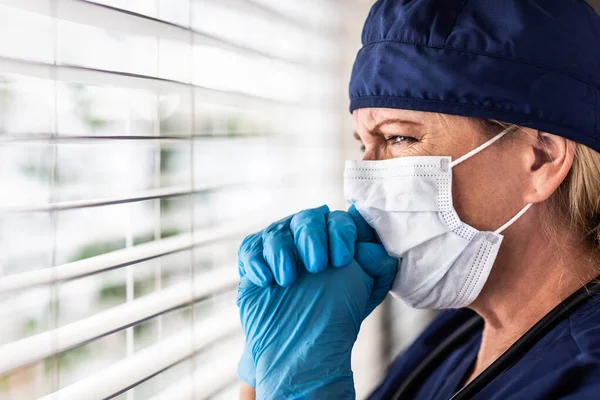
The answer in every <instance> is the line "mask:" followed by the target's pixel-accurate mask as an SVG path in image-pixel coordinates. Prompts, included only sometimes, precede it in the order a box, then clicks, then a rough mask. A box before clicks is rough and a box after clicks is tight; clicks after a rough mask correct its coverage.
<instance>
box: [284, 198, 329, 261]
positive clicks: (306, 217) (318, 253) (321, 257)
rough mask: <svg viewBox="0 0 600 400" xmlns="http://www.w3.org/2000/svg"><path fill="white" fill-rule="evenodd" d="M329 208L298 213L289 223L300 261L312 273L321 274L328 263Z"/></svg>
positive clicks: (324, 207)
mask: <svg viewBox="0 0 600 400" xmlns="http://www.w3.org/2000/svg"><path fill="white" fill-rule="evenodd" d="M328 212H329V207H327V206H323V207H319V208H314V209H310V210H304V211H300V212H299V213H297V214H296V215H294V217H293V218H292V221H291V223H290V228H291V233H292V235H293V237H294V243H295V245H296V249H297V251H298V255H299V256H300V260H301V261H302V262H303V263H304V265H305V266H306V269H307V270H308V271H310V272H312V273H317V272H321V271H323V270H324V269H325V267H327V264H328V263H329V255H328V239H327V219H326V215H327V213H328Z"/></svg>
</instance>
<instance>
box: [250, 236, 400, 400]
mask: <svg viewBox="0 0 600 400" xmlns="http://www.w3.org/2000/svg"><path fill="white" fill-rule="evenodd" d="M359 226H360V225H359ZM360 231H361V229H360V228H359V240H360V239H361V232H360ZM362 232H363V235H362V236H363V238H365V239H371V240H373V239H374V235H373V233H372V231H371V230H370V229H369V230H366V229H365V230H362ZM355 260H356V261H353V262H351V263H350V264H349V265H348V266H347V267H346V268H333V267H331V266H329V267H327V268H326V269H325V270H324V271H322V272H321V273H319V274H310V273H307V272H306V271H305V270H304V269H300V270H299V272H298V274H297V280H296V282H295V283H294V285H292V286H288V287H281V286H278V285H272V286H269V287H264V288H261V287H259V286H256V285H254V284H253V283H252V282H251V281H250V279H248V278H247V277H242V279H241V281H240V285H239V287H238V306H239V307H240V315H241V320H242V326H243V328H244V332H245V334H246V349H247V352H246V353H245V355H244V357H243V358H242V361H241V363H240V377H242V378H243V379H244V380H245V381H246V382H248V383H250V384H252V383H253V382H252V372H253V371H251V369H252V367H254V365H251V366H250V367H249V368H248V370H245V368H244V365H246V364H251V361H252V360H253V361H254V362H255V364H256V371H255V377H256V393H257V398H258V399H265V398H299V397H300V398H336V399H337V398H354V382H353V378H352V370H351V367H350V359H351V352H352V347H353V345H354V342H355V340H356V337H357V335H358V331H359V328H360V324H361V323H362V321H363V319H364V318H366V316H367V315H368V314H369V313H370V312H371V311H372V310H373V309H374V308H375V307H376V306H377V305H378V304H379V303H380V302H381V301H383V299H384V297H385V295H386V293H387V292H388V291H389V289H390V287H391V284H392V282H393V279H394V277H395V274H396V269H397V261H396V260H395V259H393V258H391V257H389V256H388V255H387V253H386V252H385V249H384V248H383V246H381V245H380V244H377V243H369V242H360V243H357V245H356V252H355ZM244 372H247V374H246V375H247V376H245V374H244ZM248 376H249V378H248Z"/></svg>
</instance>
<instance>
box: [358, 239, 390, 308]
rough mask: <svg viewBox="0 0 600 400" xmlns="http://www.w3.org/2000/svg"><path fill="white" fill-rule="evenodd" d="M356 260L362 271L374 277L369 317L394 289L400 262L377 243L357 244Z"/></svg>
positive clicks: (368, 306)
mask: <svg viewBox="0 0 600 400" xmlns="http://www.w3.org/2000/svg"><path fill="white" fill-rule="evenodd" d="M354 258H355V259H356V262H358V264H359V265H360V266H361V267H362V269H363V270H364V271H365V272H366V273H367V274H368V275H370V276H371V277H373V289H372V290H371V296H370V297H369V303H368V305H367V313H366V315H369V314H370V313H371V311H373V310H374V309H375V307H377V306H378V305H379V304H381V302H382V301H383V300H384V299H385V297H386V296H387V293H388V292H389V291H390V289H391V288H392V284H393V283H394V279H395V277H396V272H398V260H396V259H395V258H393V257H390V256H389V255H388V254H387V252H386V251H385V248H384V247H383V246H382V245H380V244H377V243H357V244H356V252H355V253H354Z"/></svg>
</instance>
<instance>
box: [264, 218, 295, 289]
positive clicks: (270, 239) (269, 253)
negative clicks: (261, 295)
mask: <svg viewBox="0 0 600 400" xmlns="http://www.w3.org/2000/svg"><path fill="white" fill-rule="evenodd" d="M291 219H292V217H287V218H284V219H282V220H280V221H277V222H275V223H273V224H271V225H270V226H269V227H268V228H267V229H265V230H264V231H263V234H262V241H263V258H264V260H265V261H266V262H267V264H268V265H269V267H270V268H271V272H272V273H273V278H274V279H275V282H277V284H279V285H280V286H289V285H290V284H291V283H292V282H294V281H295V280H296V276H297V275H298V252H297V250H296V245H295V244H294V238H293V236H292V231H291V230H290V221H291Z"/></svg>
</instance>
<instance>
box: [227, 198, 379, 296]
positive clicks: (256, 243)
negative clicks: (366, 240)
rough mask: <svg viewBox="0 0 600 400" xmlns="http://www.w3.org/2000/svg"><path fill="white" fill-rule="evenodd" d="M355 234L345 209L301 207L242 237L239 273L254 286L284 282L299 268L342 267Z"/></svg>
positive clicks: (349, 258)
mask: <svg viewBox="0 0 600 400" xmlns="http://www.w3.org/2000/svg"><path fill="white" fill-rule="evenodd" d="M356 214H357V215H359V214H358V212H356ZM359 218H361V217H360V215H359ZM361 219H362V218H361ZM367 227H368V229H371V228H370V227H369V226H368V225H367ZM356 237H357V231H356V225H355V221H354V220H353V218H352V216H351V215H350V214H348V213H345V212H343V211H333V212H329V208H328V207H327V206H321V207H319V208H314V209H310V210H304V211H301V212H299V213H297V214H294V215H291V216H289V217H286V218H284V219H282V220H280V221H277V222H275V223H273V224H271V225H270V226H269V227H267V228H266V229H265V230H262V231H260V232H258V233H255V234H253V235H250V236H248V237H247V238H246V239H244V241H243V242H242V245H241V246H240V250H239V252H238V258H239V263H238V270H239V273H240V277H243V276H246V277H247V278H248V279H249V280H250V281H251V282H252V283H254V284H255V285H257V286H269V285H271V284H272V283H273V282H275V283H277V284H278V285H280V286H288V285H290V284H291V283H293V282H294V281H295V280H296V276H297V274H298V271H299V269H300V268H303V267H304V268H306V269H307V270H308V271H310V272H314V273H317V272H321V271H323V270H324V269H325V267H326V266H327V265H333V266H336V267H344V266H346V265H348V264H349V263H350V261H352V258H353V256H354V243H355V242H356Z"/></svg>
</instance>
